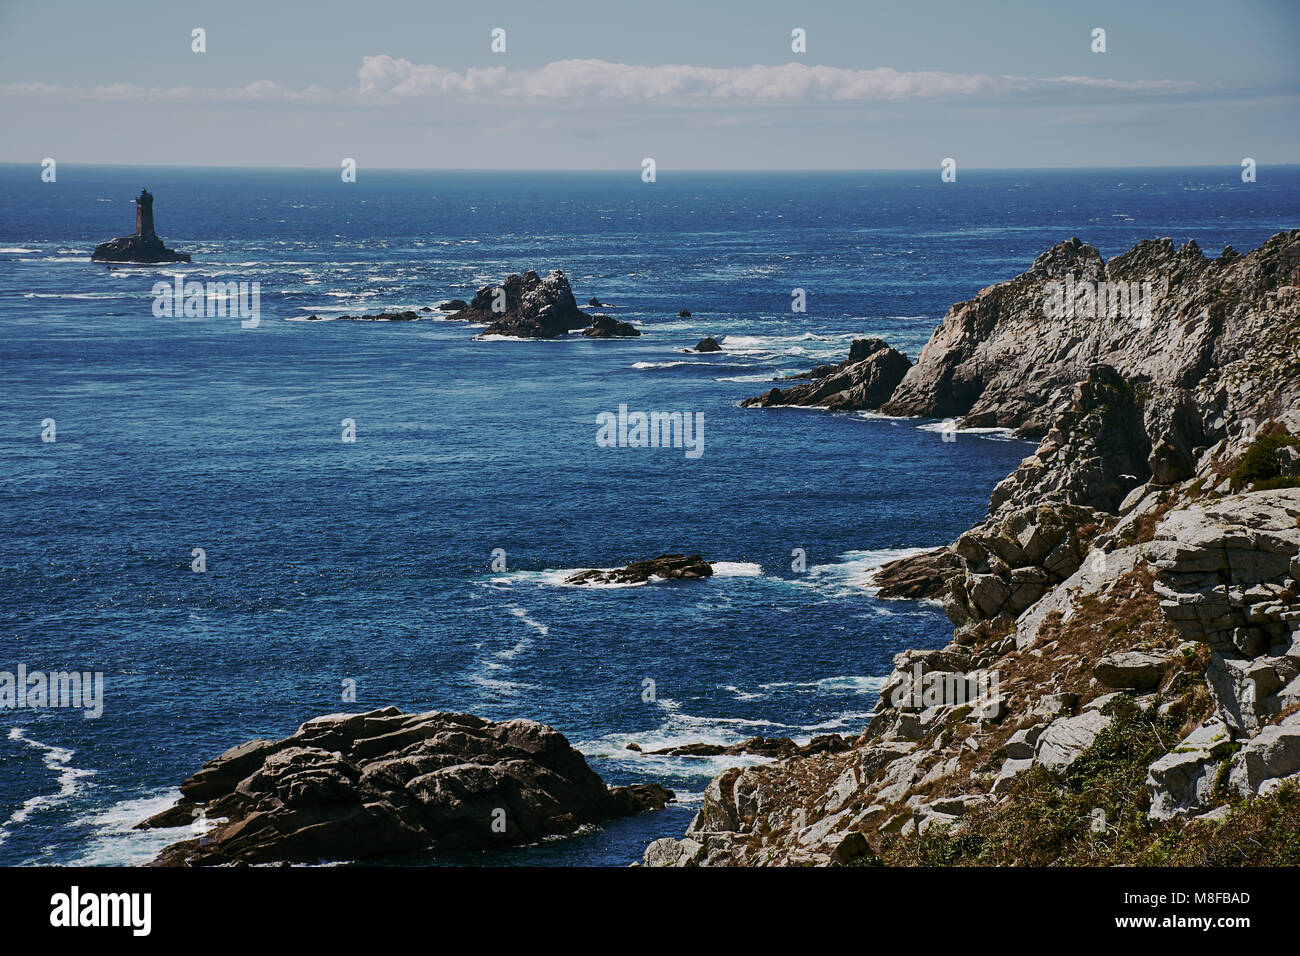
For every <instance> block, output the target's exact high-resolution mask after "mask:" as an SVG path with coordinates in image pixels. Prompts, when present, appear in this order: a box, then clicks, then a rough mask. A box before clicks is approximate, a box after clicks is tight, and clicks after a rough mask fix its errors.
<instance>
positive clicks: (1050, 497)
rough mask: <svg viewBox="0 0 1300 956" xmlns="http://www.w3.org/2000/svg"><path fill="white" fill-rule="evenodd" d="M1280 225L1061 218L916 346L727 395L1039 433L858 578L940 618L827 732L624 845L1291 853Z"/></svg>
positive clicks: (770, 857) (900, 856)
mask: <svg viewBox="0 0 1300 956" xmlns="http://www.w3.org/2000/svg"><path fill="white" fill-rule="evenodd" d="M1298 249H1300V230H1293V231H1291V232H1288V233H1280V234H1278V235H1276V236H1274V237H1273V238H1272V239H1270V240H1269V241H1268V242H1266V243H1265V244H1264V245H1262V246H1261V247H1260V248H1258V249H1256V250H1254V251H1253V252H1251V253H1249V254H1248V255H1242V254H1239V253H1237V252H1235V251H1234V250H1232V249H1225V250H1224V251H1223V253H1222V254H1221V255H1220V256H1218V257H1217V258H1213V259H1211V258H1207V257H1206V256H1205V255H1204V254H1203V253H1202V252H1201V250H1200V249H1199V248H1198V247H1197V246H1196V244H1195V243H1194V242H1188V243H1186V244H1185V245H1182V246H1175V245H1174V244H1173V243H1172V242H1171V241H1169V240H1167V239H1162V240H1152V241H1144V242H1141V243H1139V244H1138V245H1137V246H1135V247H1134V248H1133V249H1131V250H1129V251H1128V252H1126V253H1124V254H1123V255H1119V256H1116V257H1114V258H1112V259H1110V260H1109V261H1106V260H1103V258H1102V257H1101V255H1100V254H1099V253H1098V252H1097V250H1096V249H1094V248H1093V247H1091V246H1088V245H1086V244H1084V243H1082V242H1080V241H1079V240H1077V239H1071V240H1069V241H1067V242H1062V243H1060V244H1058V245H1057V246H1055V247H1053V248H1052V249H1051V250H1049V251H1047V252H1046V253H1044V254H1043V255H1041V256H1040V257H1039V258H1038V259H1037V260H1036V261H1035V262H1034V263H1033V265H1032V267H1031V268H1030V269H1029V271H1028V272H1026V273H1024V274H1023V275H1021V276H1018V277H1016V278H1015V279H1012V280H1010V281H1007V282H1002V283H999V284H997V285H994V286H991V287H989V288H987V289H984V290H982V291H981V292H979V293H978V294H977V295H976V296H975V297H974V298H972V299H970V300H969V301H966V302H960V303H958V304H956V305H954V306H953V307H952V308H951V309H950V310H949V311H948V313H947V315H946V316H945V317H944V319H943V322H942V324H941V325H940V326H939V327H938V328H937V329H936V330H935V332H934V334H933V335H932V337H931V338H930V341H929V343H928V344H927V345H926V346H925V348H924V350H923V351H922V352H921V354H920V356H919V357H918V359H917V361H916V363H915V364H914V365H911V366H910V367H907V368H902V367H901V365H900V363H898V362H897V361H896V360H894V359H893V358H892V357H889V358H887V359H886V358H885V357H886V356H887V355H888V353H887V352H886V350H885V349H884V348H881V345H883V343H879V344H875V343H872V344H871V345H869V346H864V347H863V349H862V351H861V353H860V354H859V355H857V356H855V355H853V354H851V355H850V359H849V361H848V362H846V363H841V364H840V365H838V366H832V367H829V368H825V369H818V370H814V372H813V373H810V380H809V381H808V382H807V383H804V384H800V385H796V386H793V387H792V388H789V389H786V390H777V389H773V390H772V391H771V392H768V393H767V394H766V395H764V396H760V397H759V398H757V399H752V400H750V404H756V405H782V404H808V405H813V404H816V405H821V406H822V407H827V408H843V409H849V408H864V407H865V408H879V409H880V410H881V411H882V412H884V413H885V414H889V415H898V416H924V417H942V418H952V419H954V420H956V422H957V423H958V424H959V425H960V426H963V427H990V426H997V427H1004V428H1009V429H1014V430H1015V431H1016V433H1017V434H1019V435H1020V436H1022V437H1026V438H1031V439H1035V440H1038V442H1039V444H1038V447H1037V449H1036V450H1035V451H1034V452H1033V454H1031V455H1029V456H1028V457H1027V458H1026V459H1025V460H1024V461H1023V462H1022V463H1021V464H1020V466H1019V467H1018V468H1017V469H1016V470H1015V472H1013V473H1012V474H1011V475H1009V476H1008V477H1007V478H1006V479H1004V480H1003V481H1002V482H1001V483H999V484H998V486H997V487H996V488H995V489H994V491H993V493H992V496H991V500H990V504H989V512H988V515H987V517H986V518H985V519H984V520H983V521H982V522H980V523H979V524H978V525H976V526H975V527H973V528H971V529H970V530H968V531H967V532H965V533H964V534H962V535H961V536H960V537H959V538H958V539H957V540H956V541H955V542H952V543H951V544H950V545H948V546H945V547H941V548H937V549H933V550H931V551H928V552H925V553H923V554H919V555H916V556H914V557H911V558H908V559H905V560H903V561H899V562H895V563H894V564H892V565H888V566H886V567H885V568H883V569H881V571H880V572H879V573H878V574H877V575H876V577H875V581H874V584H875V585H876V586H877V587H878V588H879V594H880V595H881V596H885V597H895V598H911V599H916V598H927V599H931V600H937V601H940V602H942V604H943V606H944V609H945V611H946V613H947V615H948V617H949V618H950V620H951V621H952V624H953V639H952V641H951V642H950V643H949V644H948V645H947V646H945V647H942V648H936V649H920V650H914V651H907V652H904V653H902V654H900V655H898V657H897V658H896V659H895V670H894V672H893V674H892V675H890V676H889V677H888V679H887V681H886V683H885V686H884V689H883V690H882V692H881V696H880V700H879V702H878V703H877V706H876V710H875V715H874V717H873V719H872V720H871V721H870V723H869V725H868V726H867V727H866V728H865V730H864V731H863V732H862V733H861V734H860V735H859V736H857V737H856V738H854V739H853V740H852V741H851V744H850V745H849V746H848V747H847V748H846V749H843V750H838V751H836V750H828V751H826V752H821V753H816V754H794V755H790V756H787V757H783V758H780V759H777V760H775V761H773V762H770V763H766V764H763V765H761V766H756V767H747V768H741V767H734V768H731V769H729V770H727V771H725V772H724V773H722V774H721V775H720V776H718V777H717V778H716V779H715V780H714V781H713V782H712V783H711V784H710V786H709V788H708V790H707V792H706V794H705V798H704V801H703V804H702V806H701V809H700V811H699V813H698V814H697V815H696V817H695V819H694V821H693V822H692V823H691V825H690V828H689V830H688V831H687V833H686V834H685V836H684V837H683V838H681V839H663V840H658V841H656V842H655V843H653V844H651V846H650V847H649V848H648V849H647V851H646V853H645V863H646V864H647V865H656V866H696V865H807V864H815V865H827V864H879V863H884V864H910V865H917V864H922V865H926V864H934V865H961V864H977V865H1009V864H1033V865H1050V864H1066V865H1071V864H1073V865H1099V864H1124V865H1169V864H1194V865H1232V866H1238V865H1249V864H1256V863H1270V864H1277V863H1291V864H1296V863H1300V850H1298V849H1297V847H1300V270H1298V269H1297V268H1296V262H1297V261H1298V258H1297V256H1296V252H1297V250H1298ZM1121 283H1122V284H1123V286H1122V288H1123V289H1124V290H1136V289H1138V288H1144V289H1147V290H1149V294H1148V295H1146V296H1145V297H1144V298H1143V299H1141V300H1139V299H1138V298H1137V297H1136V296H1134V297H1132V298H1125V299H1120V298H1119V297H1117V296H1116V295H1115V290H1116V289H1119V288H1121ZM1143 284H1146V285H1145V286H1144V285H1143ZM1063 287H1064V288H1066V289H1070V290H1072V291H1071V293H1070V294H1071V295H1074V290H1084V291H1083V292H1082V293H1080V294H1081V295H1082V296H1083V297H1082V298H1077V299H1071V300H1070V301H1069V302H1068V303H1067V307H1066V308H1065V309H1061V308H1059V304H1060V298H1059V297H1060V294H1061V289H1062V288H1063ZM1089 296H1091V300H1089V298H1088V297H1089ZM1098 301H1103V302H1106V303H1107V308H1105V309H1102V308H1098V307H1097V302H1098ZM1136 301H1141V307H1138V306H1137V305H1135V302H1136ZM1053 302H1055V303H1056V305H1057V306H1058V307H1052V305H1051V304H1052V303H1053ZM1116 306H1118V307H1116ZM855 346H856V343H855ZM886 348H887V347H886ZM877 356H879V357H880V358H876V364H878V365H880V366H884V367H882V368H873V367H872V366H868V367H865V368H861V369H859V368H858V366H862V365H863V364H864V363H866V362H871V361H872V359H873V358H875V357H877ZM903 361H906V360H905V359H904V360H903ZM899 369H901V374H899ZM895 375H896V376H897V381H894V382H893V383H892V385H889V386H888V388H887V390H888V394H886V395H884V396H883V397H882V396H881V392H883V391H886V384H884V383H888V382H889V381H890V379H892V378H893V377H894V376H895ZM795 427H797V425H796V426H795ZM959 437H960V436H959ZM942 447H943V446H942V445H939V446H938V448H937V450H936V454H940V453H942ZM990 678H993V679H991V680H990Z"/></svg>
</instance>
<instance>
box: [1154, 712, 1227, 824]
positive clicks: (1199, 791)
mask: <svg viewBox="0 0 1300 956" xmlns="http://www.w3.org/2000/svg"><path fill="white" fill-rule="evenodd" d="M1231 751H1232V736H1231V734H1230V733H1229V732H1228V728H1227V727H1226V726H1225V725H1224V723H1223V721H1221V720H1219V719H1218V718H1211V719H1210V720H1208V721H1206V722H1205V723H1204V724H1202V725H1201V726H1200V727H1198V728H1196V729H1195V730H1193V731H1192V732H1191V733H1190V734H1188V735H1187V737H1186V738H1184V739H1183V741H1182V742H1181V743H1179V744H1178V745H1177V746H1176V747H1174V749H1173V750H1171V751H1170V752H1169V753H1167V754H1165V755H1164V756H1163V757H1161V758H1160V759H1159V760H1157V761H1156V762H1155V763H1153V764H1152V765H1151V766H1150V768H1149V769H1148V770H1147V781H1146V788H1147V794H1148V796H1149V797H1150V799H1151V809H1150V811H1149V813H1148V815H1149V816H1150V818H1151V819H1152V820H1155V821H1161V820H1169V819H1172V818H1174V817H1181V816H1189V815H1194V814H1198V813H1200V812H1202V811H1203V810H1204V809H1206V808H1207V807H1208V806H1209V805H1210V804H1211V803H1212V802H1213V799H1214V787H1215V783H1216V781H1217V778H1218V772H1219V767H1220V765H1221V764H1222V763H1223V761H1225V760H1226V759H1227V758H1228V755H1229V754H1230V753H1231Z"/></svg>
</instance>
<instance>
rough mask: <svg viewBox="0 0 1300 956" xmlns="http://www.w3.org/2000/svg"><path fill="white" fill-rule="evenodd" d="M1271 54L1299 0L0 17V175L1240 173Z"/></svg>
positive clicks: (1293, 145) (1287, 115)
mask: <svg viewBox="0 0 1300 956" xmlns="http://www.w3.org/2000/svg"><path fill="white" fill-rule="evenodd" d="M196 28H201V29H202V30H203V31H204V34H205V36H204V39H205V41H206V50H205V51H204V52H195V51H194V50H193V44H194V41H193V31H194V30H195V29H196ZM498 28H499V29H500V30H503V31H504V47H505V49H504V51H503V52H495V51H494V50H493V31H494V30H496V29H498ZM1098 28H1100V29H1102V30H1104V31H1105V52H1095V51H1094V50H1093V46H1094V45H1095V40H1094V31H1095V30H1096V29H1098ZM796 29H799V30H802V31H804V35H805V37H806V49H805V50H804V51H802V52H796V51H795V50H793V49H792V42H793V40H792V31H794V30H796ZM498 45H499V41H498ZM1298 49H1300V0H1238V2H1234V3H1225V2H1223V0H1213V2H1211V0H1178V2H1170V0H1147V2H1142V3H1138V2H1136V0H1126V2H1110V0H1095V2H1090V3H1087V4H1078V3H1055V2H1044V0H1039V2H1001V3H990V2H980V0H929V2H927V0H917V2H902V0H890V2H884V3H878V2H874V0H844V2H840V0H801V2H798V3H791V2H788V0H787V2H775V0H712V2H709V3H707V4H706V3H703V2H701V0H690V2H683V0H643V2H631V0H526V2H491V0H476V2H469V3H467V2H464V0H460V2H456V3H444V2H440V0H367V2H364V3H362V2H355V0H351V2H341V0H318V2H313V3H300V4H294V3H270V2H266V0H262V2H249V0H222V2H219V3H218V2H212V3H209V2H184V3H178V2H175V0H169V2H155V0H134V2H131V3H127V4H104V3H100V2H89V0H80V2H69V0H39V2H36V0H0V119H2V120H3V123H0V129H3V130H4V133H3V134H0V162H13V163H33V164H39V163H40V162H41V161H42V159H43V158H45V157H51V158H54V159H56V160H57V161H58V162H66V163H105V164H129V165H215V166H293V167H327V166H333V167H338V166H339V165H340V163H341V161H342V159H343V158H345V157H347V158H353V159H355V160H356V162H357V164H358V168H359V169H360V170H364V169H366V168H414V169H424V168H434V169H602V170H618V169H629V170H636V171H638V172H639V170H640V169H641V166H642V160H643V159H644V158H647V157H649V158H653V159H654V160H655V163H656V166H657V168H658V169H659V170H660V171H666V170H671V169H690V170H700V169H925V168H934V169H936V170H937V169H938V168H939V166H940V164H941V162H942V160H943V159H945V158H948V157H951V158H953V159H954V160H956V163H957V166H958V168H959V169H960V168H962V167H966V168H974V169H979V168H1032V167H1074V166H1193V165H1220V164H1222V165H1229V166H1239V165H1240V163H1241V160H1242V158H1244V157H1247V156H1249V157H1252V158H1254V159H1255V160H1256V161H1257V162H1258V163H1259V164H1260V165H1261V166H1263V165H1269V164H1279V163H1296V162H1300V60H1298V59H1297V56H1296V51H1297V50H1298Z"/></svg>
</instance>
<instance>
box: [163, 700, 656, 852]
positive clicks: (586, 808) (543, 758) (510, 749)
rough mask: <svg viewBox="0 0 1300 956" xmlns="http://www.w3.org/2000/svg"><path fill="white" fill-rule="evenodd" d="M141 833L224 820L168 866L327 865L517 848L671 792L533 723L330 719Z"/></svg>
mask: <svg viewBox="0 0 1300 956" xmlns="http://www.w3.org/2000/svg"><path fill="white" fill-rule="evenodd" d="M180 789H181V794H182V798H181V800H180V802H179V803H177V804H176V806H174V807H172V808H171V809H169V810H166V811H164V812H162V813H160V814H157V815H156V816H154V817H151V818H150V819H148V820H146V821H144V823H142V824H140V826H141V828H164V827H166V828H170V827H179V826H190V825H193V824H194V823H195V822H198V823H200V825H201V826H200V829H202V825H203V824H213V825H212V827H211V829H207V830H206V832H203V833H202V835H201V836H197V837H193V838H190V839H186V840H182V841H180V842H177V843H174V844H172V845H171V846H168V847H167V848H166V849H164V850H163V851H162V852H161V853H160V854H159V855H158V858H157V859H156V860H155V861H154V864H153V865H155V866H214V865H222V864H250V863H279V862H287V863H314V862H318V861H344V860H359V859H377V858H387V857H394V856H398V855H401V854H407V853H415V852H423V851H432V852H435V853H437V852H447V851H452V850H463V849H474V848H481V847H506V846H514V845H518V844H521V843H530V842H533V841H536V840H539V839H541V838H543V837H548V836H555V835H558V834H567V833H572V832H573V831H575V830H577V829H578V827H580V826H582V825H583V824H587V823H594V822H597V821H600V820H606V819H610V818H613V817H623V816H629V815H631V814H634V813H639V812H641V811H643V810H657V809H662V808H663V806H664V805H665V804H666V803H668V802H669V801H671V800H672V799H673V794H672V792H671V791H669V790H666V789H665V788H663V787H660V786H657V785H653V784H638V785H635V786H631V787H607V786H605V783H604V781H602V780H601V779H600V777H599V776H598V775H597V774H596V772H595V771H594V770H592V769H591V768H590V767H589V766H588V765H587V761H586V759H585V758H584V757H583V756H582V754H581V753H579V752H578V751H577V750H575V749H574V748H573V747H572V746H571V745H570V744H569V742H568V740H566V739H565V737H564V735H563V734H561V733H559V732H558V731H556V730H553V729H552V728H550V727H546V726H544V725H542V724H538V723H534V722H533V721H531V720H508V721H504V722H500V723H497V722H493V721H490V720H484V719H482V718H480V717H474V716H471V715H469V714H453V713H442V712H439V711H430V712H428V713H423V714H404V713H402V712H401V711H400V710H398V709H397V708H395V707H386V708H384V709H382V710H374V711H370V712H368V713H358V714H330V715H328V716H324V717H316V718H313V719H312V720H309V721H307V722H306V723H305V724H303V725H302V726H301V727H299V728H298V730H297V732H296V733H294V734H292V735H290V736H289V737H286V738H284V739H282V740H250V741H249V742H247V743H244V744H240V745H239V746H238V747H235V748H233V749H231V750H228V751H226V752H225V753H224V754H222V755H221V756H219V757H217V758H215V759H214V760H211V761H209V762H208V763H206V764H204V766H203V768H202V769H201V770H199V771H198V772H197V773H196V774H194V776H192V777H190V778H189V779H187V780H185V781H184V782H183V783H182V784H181V788H180Z"/></svg>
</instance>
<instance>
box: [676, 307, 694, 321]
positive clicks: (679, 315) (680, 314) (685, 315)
mask: <svg viewBox="0 0 1300 956" xmlns="http://www.w3.org/2000/svg"><path fill="white" fill-rule="evenodd" d="M690 317H691V313H690V312H688V311H686V310H685V309H682V310H681V311H680V312H678V313H677V318H679V319H689V318H690Z"/></svg>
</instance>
